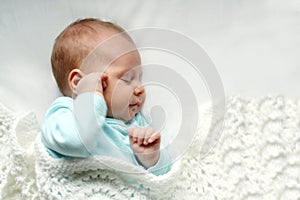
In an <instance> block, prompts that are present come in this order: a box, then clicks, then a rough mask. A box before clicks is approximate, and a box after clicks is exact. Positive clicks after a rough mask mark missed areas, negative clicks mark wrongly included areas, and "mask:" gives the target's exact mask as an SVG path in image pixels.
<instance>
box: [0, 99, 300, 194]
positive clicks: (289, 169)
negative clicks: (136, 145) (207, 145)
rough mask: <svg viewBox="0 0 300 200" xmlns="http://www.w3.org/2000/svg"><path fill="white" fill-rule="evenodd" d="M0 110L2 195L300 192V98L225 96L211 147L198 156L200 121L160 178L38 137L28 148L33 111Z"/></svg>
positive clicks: (33, 132)
mask: <svg viewBox="0 0 300 200" xmlns="http://www.w3.org/2000/svg"><path fill="white" fill-rule="evenodd" d="M0 110H1V112H0V130H1V132H0V145H1V154H0V155H1V167H0V172H1V174H0V177H1V178H0V191H1V193H0V194H1V197H2V198H3V199H20V198H21V197H23V198H24V199H35V198H37V197H38V195H39V196H40V198H41V199H289V200H291V199H299V198H300V179H299V177H300V117H299V116H300V101H299V100H294V99H287V98H283V97H265V98H260V99H258V98H257V99H243V98H240V97H231V98H229V99H228V100H227V103H226V114H225V121H224V126H223V131H222V135H221V138H220V139H219V142H218V144H217V145H216V146H215V148H214V149H213V150H212V151H211V152H210V153H209V154H208V155H207V156H206V157H204V158H202V159H201V156H200V154H199V150H200V149H201V145H202V139H203V138H202V137H201V132H203V131H206V130H205V127H202V129H201V130H199V133H198V134H197V135H196V137H195V140H194V142H193V143H192V144H191V146H190V147H189V149H188V150H187V151H186V152H185V154H184V155H183V156H182V157H181V158H180V161H177V162H176V163H175V165H174V166H173V168H172V170H171V171H170V173H168V174H166V175H163V176H158V177H156V176H154V175H152V174H149V173H144V172H143V171H140V172H141V173H139V174H135V175H128V174H126V173H122V172H116V171H114V170H112V169H111V168H110V167H107V164H109V165H119V166H120V165H122V166H123V167H124V169H133V167H134V166H131V165H129V164H126V163H122V162H119V161H116V160H114V159H111V158H107V157H91V158H88V159H85V160H63V159H53V158H51V157H50V156H48V155H47V153H46V151H45V150H44V148H43V147H42V145H41V143H39V142H37V143H36V145H35V147H36V148H35V151H36V154H33V148H32V147H33V146H32V144H33V142H34V138H35V137H36V135H37V133H38V132H39V128H38V127H37V122H36V119H35V118H34V115H33V114H32V113H28V114H22V115H20V114H19V113H13V112H11V111H9V110H7V109H5V108H4V107H3V106H0ZM209 113H210V112H209V111H207V112H206V113H205V114H204V116H203V117H205V116H209ZM202 119H203V118H202ZM204 120H205V118H204ZM206 128H207V127H206ZM37 141H39V139H38V138H37ZM138 170H139V169H138V168H136V171H138ZM141 184H143V187H141Z"/></svg>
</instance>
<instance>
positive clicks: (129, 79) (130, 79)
mask: <svg viewBox="0 0 300 200" xmlns="http://www.w3.org/2000/svg"><path fill="white" fill-rule="evenodd" d="M121 80H122V81H124V82H126V83H130V82H131V81H132V80H133V78H126V77H125V78H121ZM139 81H142V76H141V75H140V76H139Z"/></svg>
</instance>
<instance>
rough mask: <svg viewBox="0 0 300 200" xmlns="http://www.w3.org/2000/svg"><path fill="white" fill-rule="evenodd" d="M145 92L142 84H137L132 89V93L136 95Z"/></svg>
mask: <svg viewBox="0 0 300 200" xmlns="http://www.w3.org/2000/svg"><path fill="white" fill-rule="evenodd" d="M144 92H145V88H144V86H142V85H140V86H137V87H136V88H135V89H134V92H133V93H134V95H136V96H138V95H141V94H143V93H144Z"/></svg>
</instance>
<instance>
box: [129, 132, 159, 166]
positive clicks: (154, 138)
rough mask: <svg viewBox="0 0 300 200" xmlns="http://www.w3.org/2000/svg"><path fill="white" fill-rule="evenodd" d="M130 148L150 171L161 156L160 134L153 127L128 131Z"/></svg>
mask: <svg viewBox="0 0 300 200" xmlns="http://www.w3.org/2000/svg"><path fill="white" fill-rule="evenodd" d="M128 134H129V140H130V146H131V148H132V150H133V152H134V154H135V155H136V157H137V158H138V161H139V162H140V163H141V164H142V165H143V166H144V167H145V168H146V169H148V168H149V167H151V166H154V165H155V164H156V163H157V161H158V160H159V155H160V133H159V132H157V131H155V130H154V129H153V128H151V127H136V128H131V129H128Z"/></svg>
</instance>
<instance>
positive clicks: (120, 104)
mask: <svg viewBox="0 0 300 200" xmlns="http://www.w3.org/2000/svg"><path fill="white" fill-rule="evenodd" d="M106 73H107V74H108V80H107V87H106V88H105V89H104V91H103V95H104V98H105V101H106V104H107V107H108V113H107V116H108V117H112V118H115V119H120V120H122V121H124V122H125V123H126V122H128V121H129V120H131V119H133V117H134V116H135V114H136V113H138V112H139V111H140V110H141V109H142V106H143V104H144V102H145V98H146V93H145V89H144V87H143V86H142V82H141V79H142V68H141V60H140V55H139V53H138V51H133V52H130V53H127V54H125V55H123V56H121V57H120V58H118V59H117V60H116V61H115V62H113V63H112V64H111V65H110V67H109V68H108V69H107V70H106Z"/></svg>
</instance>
